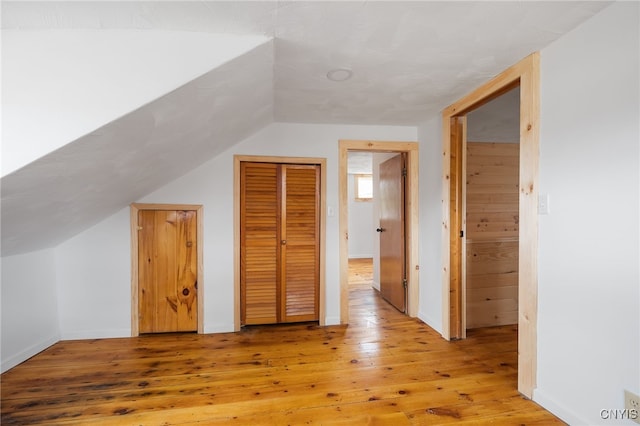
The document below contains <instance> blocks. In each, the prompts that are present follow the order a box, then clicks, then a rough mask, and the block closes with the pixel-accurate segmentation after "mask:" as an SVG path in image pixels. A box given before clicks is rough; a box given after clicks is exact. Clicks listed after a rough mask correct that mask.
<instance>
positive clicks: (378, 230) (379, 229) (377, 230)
mask: <svg viewBox="0 0 640 426" xmlns="http://www.w3.org/2000/svg"><path fill="white" fill-rule="evenodd" d="M384 231H386V229H384V228H376V232H384Z"/></svg>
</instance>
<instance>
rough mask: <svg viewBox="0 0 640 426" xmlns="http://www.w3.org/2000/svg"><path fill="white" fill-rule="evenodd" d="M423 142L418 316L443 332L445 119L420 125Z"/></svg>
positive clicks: (420, 137) (421, 146) (419, 138)
mask: <svg viewBox="0 0 640 426" xmlns="http://www.w3.org/2000/svg"><path fill="white" fill-rule="evenodd" d="M418 140H419V141H420V306H419V311H418V318H420V319H421V320H422V321H424V322H425V323H427V324H429V325H430V326H431V327H432V328H433V329H435V330H436V331H438V332H439V333H442V273H441V271H442V118H441V116H440V115H439V114H438V115H435V116H433V117H431V118H430V119H429V120H428V121H426V122H425V123H423V124H421V125H420V126H419V127H418Z"/></svg>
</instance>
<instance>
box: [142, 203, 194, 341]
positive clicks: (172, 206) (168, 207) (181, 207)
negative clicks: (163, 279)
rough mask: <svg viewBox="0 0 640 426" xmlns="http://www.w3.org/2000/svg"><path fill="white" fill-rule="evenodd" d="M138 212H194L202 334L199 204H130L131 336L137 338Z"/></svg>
mask: <svg viewBox="0 0 640 426" xmlns="http://www.w3.org/2000/svg"><path fill="white" fill-rule="evenodd" d="M140 210H184V211H195V212H196V232H197V238H198V241H197V245H196V248H197V258H198V308H197V309H198V333H199V334H202V333H204V266H203V265H204V261H203V255H202V253H203V250H202V247H203V245H204V239H203V236H204V229H203V225H202V219H203V216H202V214H203V207H202V205H199V204H143V203H132V204H131V206H130V224H131V336H132V337H137V336H138V335H139V334H140V332H139V321H138V315H139V312H138V211H140Z"/></svg>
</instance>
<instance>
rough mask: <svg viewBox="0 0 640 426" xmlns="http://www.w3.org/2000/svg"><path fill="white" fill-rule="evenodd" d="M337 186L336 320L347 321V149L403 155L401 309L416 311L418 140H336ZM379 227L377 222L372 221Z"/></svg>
mask: <svg viewBox="0 0 640 426" xmlns="http://www.w3.org/2000/svg"><path fill="white" fill-rule="evenodd" d="M339 152H340V156H339V188H340V200H339V202H340V205H339V212H340V253H339V255H340V323H342V324H347V323H348V322H349V275H348V270H349V269H348V267H349V266H348V265H349V214H350V213H349V197H348V193H349V191H348V188H349V185H348V177H349V175H348V154H349V152H368V153H395V154H396V155H397V154H402V156H403V157H405V158H406V191H405V197H406V199H405V202H404V205H405V206H406V207H405V208H406V210H405V214H404V217H405V224H404V229H405V244H404V248H405V250H404V251H405V256H406V257H405V261H404V263H405V265H406V304H405V307H404V311H405V312H406V313H407V315H409V316H411V317H415V316H417V311H418V291H419V287H418V285H419V283H418V269H419V266H418V235H419V232H418V209H417V206H418V202H417V201H418V143H417V142H383V141H354V140H340V141H339ZM375 225H376V227H379V225H378V224H375Z"/></svg>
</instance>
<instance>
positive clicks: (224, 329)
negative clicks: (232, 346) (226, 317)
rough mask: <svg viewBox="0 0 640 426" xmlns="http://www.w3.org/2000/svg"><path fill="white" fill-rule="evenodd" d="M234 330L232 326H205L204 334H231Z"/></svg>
mask: <svg viewBox="0 0 640 426" xmlns="http://www.w3.org/2000/svg"><path fill="white" fill-rule="evenodd" d="M234 331H236V330H235V325H234V324H226V325H224V324H205V325H204V334H217V333H233V332H234Z"/></svg>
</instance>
